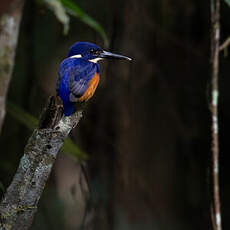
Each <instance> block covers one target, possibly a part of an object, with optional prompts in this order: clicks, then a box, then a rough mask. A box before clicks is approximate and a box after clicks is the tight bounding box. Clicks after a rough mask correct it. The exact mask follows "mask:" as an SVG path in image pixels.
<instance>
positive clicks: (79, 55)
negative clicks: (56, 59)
mask: <svg viewBox="0 0 230 230" xmlns="http://www.w3.org/2000/svg"><path fill="white" fill-rule="evenodd" d="M70 58H82V56H81V54H77V55H73V56H71V57H70Z"/></svg>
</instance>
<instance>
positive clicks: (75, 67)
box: [56, 42, 132, 116]
mask: <svg viewBox="0 0 230 230" xmlns="http://www.w3.org/2000/svg"><path fill="white" fill-rule="evenodd" d="M103 59H123V60H128V61H131V60H132V59H131V58H129V57H126V56H123V55H120V54H115V53H111V52H108V51H105V50H103V49H102V48H100V47H99V46H97V45H95V44H93V43H89V42H76V43H75V44H73V45H72V46H71V47H70V50H69V53H68V55H67V58H65V59H64V60H63V61H62V62H61V64H60V67H59V70H58V79H57V84H56V90H57V95H58V96H59V97H60V98H61V100H62V103H63V108H64V116H70V115H72V113H73V111H74V104H75V103H76V102H86V101H88V100H89V99H90V98H91V97H92V96H93V95H94V93H95V90H96V88H97V86H98V83H99V80H100V65H99V64H98V61H100V60H103Z"/></svg>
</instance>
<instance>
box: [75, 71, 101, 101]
mask: <svg viewBox="0 0 230 230" xmlns="http://www.w3.org/2000/svg"><path fill="white" fill-rule="evenodd" d="M99 80H100V76H99V74H98V73H95V74H94V76H93V78H92V79H91V80H90V82H89V86H88V89H87V90H86V91H85V93H84V94H83V95H82V96H81V97H80V98H78V101H81V102H83V101H88V100H89V99H90V98H91V97H92V96H93V95H94V93H95V90H96V88H97V85H98V83H99Z"/></svg>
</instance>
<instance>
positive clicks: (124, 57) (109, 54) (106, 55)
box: [99, 50, 132, 61]
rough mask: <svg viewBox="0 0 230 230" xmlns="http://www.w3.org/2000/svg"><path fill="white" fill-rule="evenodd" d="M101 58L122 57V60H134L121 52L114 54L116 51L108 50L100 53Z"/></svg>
mask: <svg viewBox="0 0 230 230" xmlns="http://www.w3.org/2000/svg"><path fill="white" fill-rule="evenodd" d="M99 57H100V58H108V59H120V60H128V61H132V59H131V58H129V57H126V56H123V55H120V54H114V53H110V52H107V51H104V50H103V52H102V53H100V54H99Z"/></svg>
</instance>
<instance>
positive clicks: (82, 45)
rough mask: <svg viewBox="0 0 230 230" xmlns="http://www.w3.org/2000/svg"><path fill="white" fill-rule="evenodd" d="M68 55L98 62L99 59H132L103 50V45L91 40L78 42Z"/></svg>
mask: <svg viewBox="0 0 230 230" xmlns="http://www.w3.org/2000/svg"><path fill="white" fill-rule="evenodd" d="M68 57H71V58H83V59H85V60H88V61H91V62H94V63H97V62H98V61H99V60H102V59H105V58H108V59H123V60H128V61H131V60H132V59H131V58H129V57H126V56H123V55H120V54H114V53H110V52H107V51H105V50H103V49H102V48H101V47H99V46H97V45H95V44H93V43H89V42H76V43H75V44H73V45H72V46H71V48H70V50H69V53H68Z"/></svg>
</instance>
